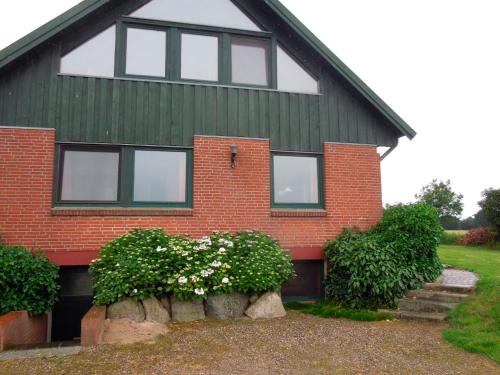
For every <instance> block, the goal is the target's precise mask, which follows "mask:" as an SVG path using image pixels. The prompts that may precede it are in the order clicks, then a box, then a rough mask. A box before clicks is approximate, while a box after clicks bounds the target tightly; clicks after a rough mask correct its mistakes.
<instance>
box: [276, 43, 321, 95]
mask: <svg viewBox="0 0 500 375" xmlns="http://www.w3.org/2000/svg"><path fill="white" fill-rule="evenodd" d="M277 57H278V90H283V91H292V92H303V93H315V94H316V93H318V92H319V85H318V80H317V79H315V78H314V77H313V76H311V75H310V74H309V73H308V72H307V71H306V70H305V69H304V68H302V67H301V66H300V65H299V64H298V63H297V62H296V61H295V60H294V59H293V58H292V57H291V56H290V55H289V54H288V53H286V52H285V51H284V50H283V49H282V48H280V47H279V46H278V56H277Z"/></svg>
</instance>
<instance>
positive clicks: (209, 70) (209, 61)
mask: <svg viewBox="0 0 500 375" xmlns="http://www.w3.org/2000/svg"><path fill="white" fill-rule="evenodd" d="M181 78H182V79H193V80H201V81H215V82H216V81H218V80H219V38H218V37H217V36H209V35H200V34H190V33H182V37H181Z"/></svg>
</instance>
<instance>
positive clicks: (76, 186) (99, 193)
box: [60, 149, 120, 202]
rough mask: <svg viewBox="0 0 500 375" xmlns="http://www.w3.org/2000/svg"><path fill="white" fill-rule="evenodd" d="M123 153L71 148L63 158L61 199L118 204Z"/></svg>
mask: <svg viewBox="0 0 500 375" xmlns="http://www.w3.org/2000/svg"><path fill="white" fill-rule="evenodd" d="M119 164H120V153H119V152H117V151H105V150H103V151H89V150H77V149H74V150H73V149H67V150H65V151H64V152H63V157H62V178H61V191H60V200H61V201H64V202H85V201H91V202H116V201H118V174H119V173H118V172H119Z"/></svg>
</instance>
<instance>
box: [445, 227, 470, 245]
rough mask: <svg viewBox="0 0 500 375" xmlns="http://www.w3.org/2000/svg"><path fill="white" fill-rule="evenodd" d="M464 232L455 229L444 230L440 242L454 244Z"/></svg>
mask: <svg viewBox="0 0 500 375" xmlns="http://www.w3.org/2000/svg"><path fill="white" fill-rule="evenodd" d="M463 235H464V233H460V232H453V231H447V230H445V231H443V234H442V235H441V238H440V239H439V243H440V244H442V245H454V244H456V243H457V242H458V240H460V239H461V238H462V236H463Z"/></svg>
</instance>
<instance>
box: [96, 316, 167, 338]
mask: <svg viewBox="0 0 500 375" xmlns="http://www.w3.org/2000/svg"><path fill="white" fill-rule="evenodd" d="M167 333H168V328H167V326H166V325H165V324H160V323H157V322H142V323H137V322H134V321H132V320H129V319H113V320H109V319H107V320H106V321H105V322H104V334H103V340H102V343H103V344H134V343H136V342H146V343H153V342H154V341H155V339H156V338H157V337H158V336H161V335H166V334H167Z"/></svg>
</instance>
